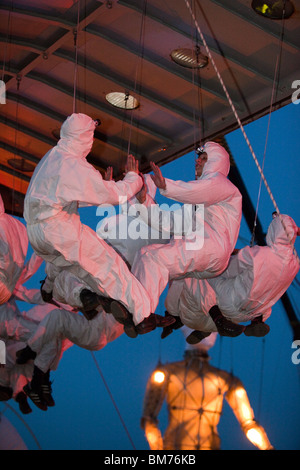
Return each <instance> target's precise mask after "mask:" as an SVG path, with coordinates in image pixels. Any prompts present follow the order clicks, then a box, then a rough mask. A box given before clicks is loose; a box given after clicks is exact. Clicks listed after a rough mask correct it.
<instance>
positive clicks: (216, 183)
mask: <svg viewBox="0 0 300 470" xmlns="http://www.w3.org/2000/svg"><path fill="white" fill-rule="evenodd" d="M204 151H205V152H206V153H207V157H208V158H207V162H206V163H205V165H204V169H203V173H202V175H201V177H200V178H199V179H198V180H195V181H190V182H184V181H172V180H170V179H166V180H165V181H166V189H165V190H160V191H161V193H162V194H163V195H164V196H166V197H168V198H171V199H174V200H176V201H179V202H182V203H184V204H193V205H195V204H203V205H204V220H203V219H202V220H198V222H197V225H196V230H195V231H194V232H193V233H191V227H188V229H187V233H189V235H187V236H184V237H182V238H181V239H175V238H174V239H172V240H171V242H170V243H168V244H167V245H152V246H148V247H145V248H142V249H141V250H140V252H138V253H137V255H136V257H135V259H134V262H133V266H132V272H133V274H134V275H135V276H136V277H137V278H138V279H139V280H140V282H141V283H142V284H143V286H144V287H145V289H146V290H147V292H148V293H149V294H150V298H151V311H155V309H156V307H157V304H158V301H159V297H160V294H161V293H162V292H163V290H164V288H165V287H166V286H167V284H168V282H169V280H170V279H176V278H179V277H190V276H194V277H199V278H208V277H214V276H217V275H218V274H220V273H221V272H222V271H224V269H225V268H226V267H227V264H228V261H229V258H230V255H231V253H232V251H233V249H234V247H235V244H236V241H237V237H238V233H239V228H240V221H241V216H242V196H241V194H240V192H239V190H238V189H237V188H236V187H235V186H234V185H233V184H232V183H231V182H230V181H229V180H228V179H227V175H228V173H229V168H230V162H229V155H228V153H227V152H226V150H225V149H224V148H223V147H222V146H220V145H219V144H217V143H214V142H208V143H206V144H205V147H204ZM161 213H162V216H163V217H164V215H166V214H167V211H166V212H165V214H164V211H161ZM195 217H196V220H197V217H201V212H200V211H198V210H196V213H195ZM191 224H192V220H191V223H190V225H191ZM197 227H199V231H197V230H198V228H197ZM203 236H204V240H203ZM197 241H198V242H199V243H197ZM189 242H191V243H189ZM202 242H203V244H202ZM193 243H195V245H194V246H195V248H194V249H193ZM199 246H200V247H201V246H202V247H201V248H199Z"/></svg>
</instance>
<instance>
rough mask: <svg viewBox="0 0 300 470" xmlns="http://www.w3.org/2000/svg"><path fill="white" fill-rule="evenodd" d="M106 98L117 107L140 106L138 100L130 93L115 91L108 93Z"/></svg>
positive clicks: (134, 107)
mask: <svg viewBox="0 0 300 470" xmlns="http://www.w3.org/2000/svg"><path fill="white" fill-rule="evenodd" d="M105 98H106V100H107V101H108V102H109V103H110V104H111V105H112V106H115V107H116V108H121V109H136V108H138V107H139V102H138V100H137V99H136V98H134V97H133V96H131V95H130V94H129V93H121V92H119V91H114V92H112V93H108V94H107V95H106V97H105Z"/></svg>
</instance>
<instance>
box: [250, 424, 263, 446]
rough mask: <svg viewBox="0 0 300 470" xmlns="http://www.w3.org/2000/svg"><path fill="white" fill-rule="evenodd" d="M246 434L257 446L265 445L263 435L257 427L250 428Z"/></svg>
mask: <svg viewBox="0 0 300 470" xmlns="http://www.w3.org/2000/svg"><path fill="white" fill-rule="evenodd" d="M246 435H247V437H248V439H249V441H251V442H252V444H254V445H255V446H258V447H261V446H262V445H263V436H262V435H261V432H259V431H258V430H257V429H253V428H252V429H249V430H248V431H247V432H246Z"/></svg>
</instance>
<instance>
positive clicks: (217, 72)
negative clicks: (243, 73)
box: [184, 0, 300, 264]
mask: <svg viewBox="0 0 300 470" xmlns="http://www.w3.org/2000/svg"><path fill="white" fill-rule="evenodd" d="M184 2H185V4H186V6H187V8H188V10H189V11H190V14H191V15H192V18H193V20H194V22H195V26H196V28H197V30H198V33H199V35H200V38H201V40H202V42H203V45H204V47H205V50H206V52H207V55H208V57H209V59H210V61H211V63H212V66H213V68H214V70H215V72H216V74H217V76H218V79H219V81H220V84H221V86H222V88H223V91H224V93H225V95H226V97H227V100H228V103H229V105H230V107H231V109H232V112H233V114H234V116H235V118H236V120H237V122H238V124H239V126H240V129H241V131H242V134H243V136H244V138H245V141H246V143H247V145H248V147H249V150H250V153H251V155H252V157H253V160H254V162H255V164H256V166H257V169H258V171H259V173H260V176H261V178H262V180H263V182H264V185H265V187H266V189H267V191H268V194H269V196H270V199H271V201H272V203H273V205H274V208H275V210H276V212H277V213H278V216H279V218H280V221H281V223H282V226H283V228H284V230H285V232H286V235H287V237H288V240H289V242H290V244H291V246H292V247H293V250H294V254H295V256H296V259H297V261H298V263H299V264H300V259H299V257H298V254H297V252H296V249H295V247H294V245H293V243H292V240H291V237H290V235H289V233H288V231H287V229H286V226H285V224H284V222H283V219H282V216H281V212H280V210H279V208H278V206H277V203H276V201H275V198H274V196H273V194H272V192H271V189H270V187H269V185H268V183H267V180H266V178H265V175H264V174H263V171H262V169H261V166H260V164H259V162H258V160H257V157H256V155H255V153H254V150H253V148H252V145H251V143H250V141H249V139H248V136H247V134H246V131H245V129H244V126H243V124H242V122H241V120H240V118H239V116H238V114H237V111H236V108H235V106H234V104H233V102H232V99H231V98H230V95H229V93H228V91H227V88H226V85H225V83H224V81H223V79H222V77H221V75H220V72H219V69H218V67H217V65H216V63H215V61H214V58H213V56H212V55H211V52H210V49H209V47H208V45H207V42H206V40H205V38H204V36H203V34H202V31H201V29H200V26H199V24H198V22H197V20H196V17H195V15H194V13H193V10H192V8H191V5H190V3H189V1H188V0H184Z"/></svg>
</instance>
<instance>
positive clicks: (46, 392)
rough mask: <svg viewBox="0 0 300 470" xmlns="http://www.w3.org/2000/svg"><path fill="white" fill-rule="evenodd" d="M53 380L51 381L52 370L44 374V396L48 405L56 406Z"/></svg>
mask: <svg viewBox="0 0 300 470" xmlns="http://www.w3.org/2000/svg"><path fill="white" fill-rule="evenodd" d="M51 385H52V382H50V370H48V372H47V373H46V374H44V376H43V378H42V398H43V400H44V402H45V403H46V404H47V406H55V401H54V399H53V397H52V387H51Z"/></svg>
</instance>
